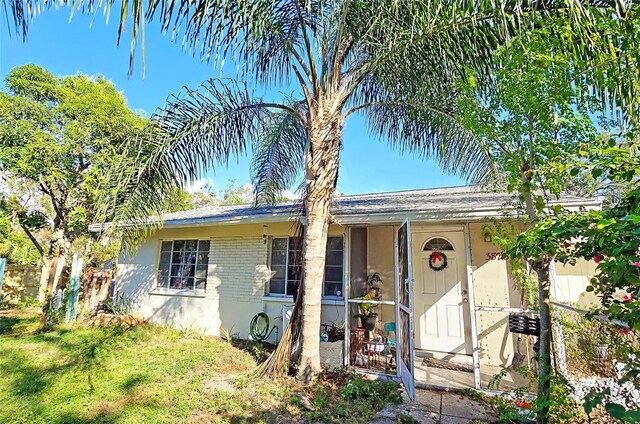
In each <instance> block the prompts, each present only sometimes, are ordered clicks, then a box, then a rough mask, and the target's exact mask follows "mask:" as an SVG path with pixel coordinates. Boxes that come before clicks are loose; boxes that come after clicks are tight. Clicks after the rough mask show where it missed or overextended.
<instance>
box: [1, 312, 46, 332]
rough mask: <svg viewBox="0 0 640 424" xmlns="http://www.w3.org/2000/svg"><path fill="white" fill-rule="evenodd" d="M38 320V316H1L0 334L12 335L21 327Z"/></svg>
mask: <svg viewBox="0 0 640 424" xmlns="http://www.w3.org/2000/svg"><path fill="white" fill-rule="evenodd" d="M36 322H38V317H37V316H26V317H21V316H0V336H2V335H11V333H13V332H14V331H15V330H16V329H17V328H19V327H27V326H30V325H32V324H34V323H36Z"/></svg>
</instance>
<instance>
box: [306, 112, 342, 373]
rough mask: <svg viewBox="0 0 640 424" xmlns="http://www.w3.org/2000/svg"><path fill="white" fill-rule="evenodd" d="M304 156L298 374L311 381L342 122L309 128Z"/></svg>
mask: <svg viewBox="0 0 640 424" xmlns="http://www.w3.org/2000/svg"><path fill="white" fill-rule="evenodd" d="M309 135H310V137H309V139H310V144H309V147H308V150H307V154H306V159H305V173H306V189H307V193H306V199H305V209H306V213H307V228H306V229H305V232H304V246H303V255H304V267H303V269H304V277H303V279H304V284H303V293H302V296H303V300H302V334H301V336H302V340H301V342H302V343H301V352H300V364H299V367H298V378H299V379H300V380H302V381H303V382H305V383H308V382H310V381H311V380H312V379H313V378H314V377H315V376H316V375H317V374H318V373H319V372H320V314H321V306H322V285H323V280H324V265H325V255H326V250H327V230H328V228H329V218H330V210H331V202H332V200H333V195H334V193H335V188H336V181H337V179H338V165H339V155H340V142H341V138H342V123H341V121H340V120H337V119H332V120H329V121H324V123H321V125H319V126H318V127H316V128H311V129H310V131H309Z"/></svg>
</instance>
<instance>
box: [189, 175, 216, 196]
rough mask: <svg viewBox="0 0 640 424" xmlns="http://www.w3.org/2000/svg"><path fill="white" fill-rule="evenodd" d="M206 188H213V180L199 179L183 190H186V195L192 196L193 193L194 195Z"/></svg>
mask: <svg viewBox="0 0 640 424" xmlns="http://www.w3.org/2000/svg"><path fill="white" fill-rule="evenodd" d="M207 186H209V187H211V188H215V184H214V182H213V180H212V179H210V178H201V179H199V180H195V181H192V182H191V183H190V184H188V185H187V186H186V187H185V190H186V192H187V193H189V194H193V193H195V192H197V191H202V190H204V188H205V187H207Z"/></svg>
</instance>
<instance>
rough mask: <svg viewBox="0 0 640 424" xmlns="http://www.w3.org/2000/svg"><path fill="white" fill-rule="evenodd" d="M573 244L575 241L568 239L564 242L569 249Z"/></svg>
mask: <svg viewBox="0 0 640 424" xmlns="http://www.w3.org/2000/svg"><path fill="white" fill-rule="evenodd" d="M571 246H573V243H571V242H568V241H565V242H564V247H566V248H567V249H568V248H569V247H571Z"/></svg>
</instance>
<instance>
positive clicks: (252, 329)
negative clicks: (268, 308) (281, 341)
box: [249, 312, 277, 342]
mask: <svg viewBox="0 0 640 424" xmlns="http://www.w3.org/2000/svg"><path fill="white" fill-rule="evenodd" d="M276 328H277V326H276V325H274V326H273V327H271V331H269V315H267V314H265V313H264V312H260V313H259V314H257V315H255V316H254V317H253V318H251V324H250V325H249V334H250V335H251V339H252V340H256V341H259V342H261V341H263V340H266V339H268V338H269V336H270V335H271V333H273V330H275V329H276Z"/></svg>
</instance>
